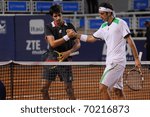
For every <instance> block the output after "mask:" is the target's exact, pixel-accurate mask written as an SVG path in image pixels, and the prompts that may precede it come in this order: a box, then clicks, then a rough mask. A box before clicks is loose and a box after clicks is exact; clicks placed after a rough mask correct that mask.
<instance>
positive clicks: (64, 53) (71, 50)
mask: <svg viewBox="0 0 150 117" xmlns="http://www.w3.org/2000/svg"><path fill="white" fill-rule="evenodd" d="M74 41H75V44H74V45H73V47H72V48H71V49H70V50H68V51H65V52H62V59H63V60H64V59H66V58H67V57H68V56H69V55H70V54H71V53H73V52H75V51H76V50H78V49H79V48H80V46H81V44H80V40H79V39H76V40H74Z"/></svg>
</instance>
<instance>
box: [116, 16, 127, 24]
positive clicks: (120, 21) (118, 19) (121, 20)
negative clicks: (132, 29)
mask: <svg viewBox="0 0 150 117" xmlns="http://www.w3.org/2000/svg"><path fill="white" fill-rule="evenodd" d="M114 22H115V23H117V24H126V21H125V20H123V19H121V18H119V17H116V18H115V19H114Z"/></svg>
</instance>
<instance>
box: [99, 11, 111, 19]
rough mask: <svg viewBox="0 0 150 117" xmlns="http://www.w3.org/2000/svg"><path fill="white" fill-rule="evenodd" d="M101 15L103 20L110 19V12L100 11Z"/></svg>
mask: <svg viewBox="0 0 150 117" xmlns="http://www.w3.org/2000/svg"><path fill="white" fill-rule="evenodd" d="M99 15H100V18H101V19H102V20H103V21H108V19H109V13H107V12H99Z"/></svg>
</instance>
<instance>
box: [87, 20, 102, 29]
mask: <svg viewBox="0 0 150 117" xmlns="http://www.w3.org/2000/svg"><path fill="white" fill-rule="evenodd" d="M102 23H103V20H101V19H90V20H89V27H90V29H98V28H99V27H100V26H101V24H102Z"/></svg>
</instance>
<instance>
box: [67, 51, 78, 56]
mask: <svg viewBox="0 0 150 117" xmlns="http://www.w3.org/2000/svg"><path fill="white" fill-rule="evenodd" d="M78 54H79V51H76V52H73V53H71V54H70V55H69V56H75V55H78Z"/></svg>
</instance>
